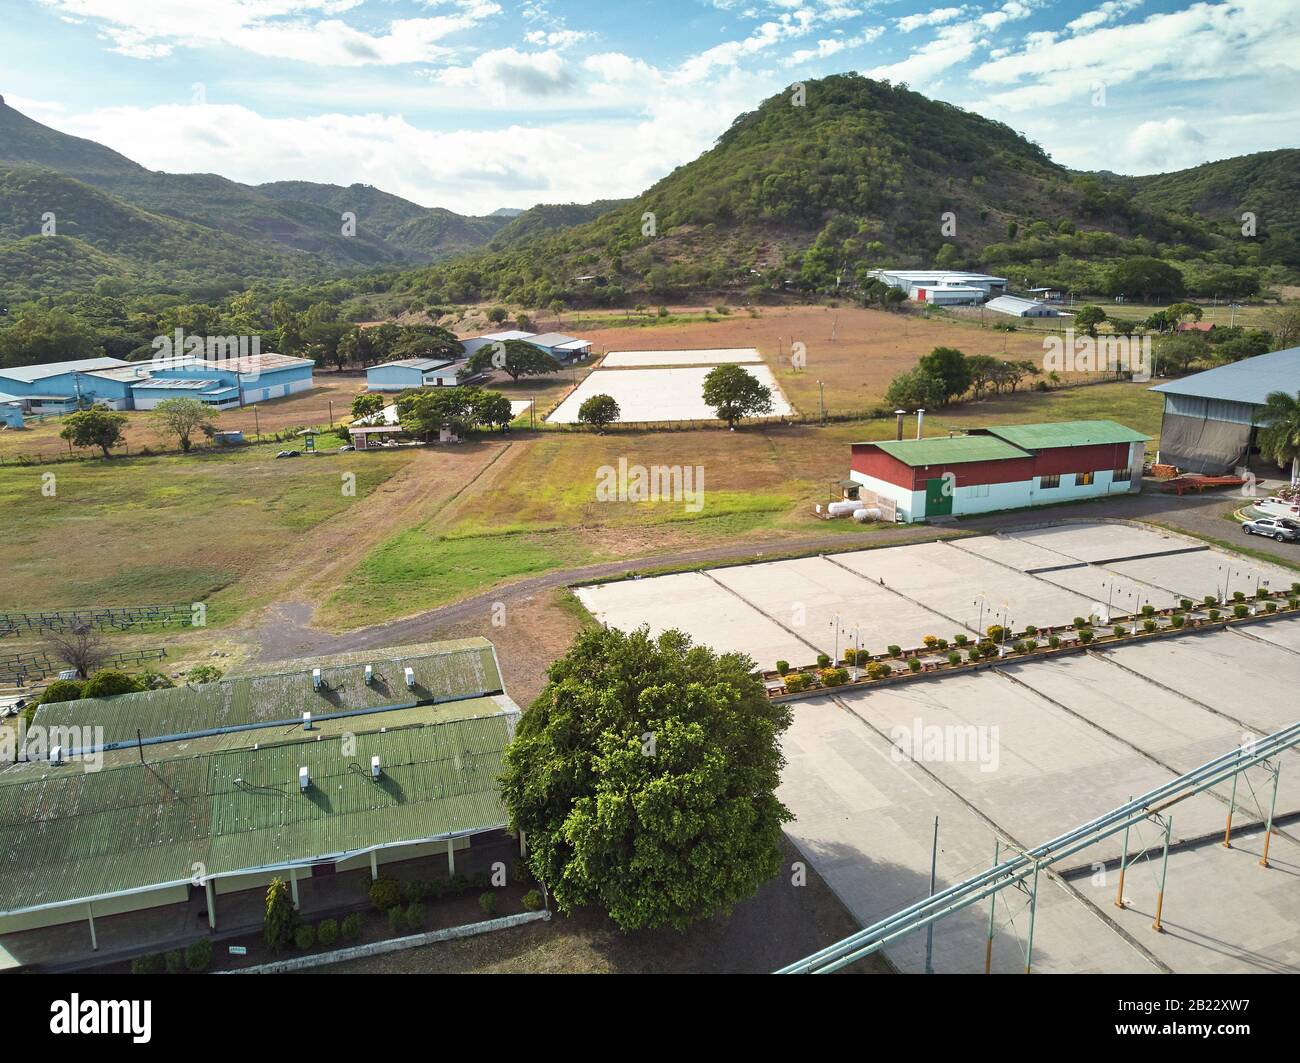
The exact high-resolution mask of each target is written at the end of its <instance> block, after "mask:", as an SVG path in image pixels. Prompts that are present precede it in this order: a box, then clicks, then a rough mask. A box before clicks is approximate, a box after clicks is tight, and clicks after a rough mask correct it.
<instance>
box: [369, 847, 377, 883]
mask: <svg viewBox="0 0 1300 1063" xmlns="http://www.w3.org/2000/svg"><path fill="white" fill-rule="evenodd" d="M378 877H379V850H378V849H371V850H370V878H371V880H374V879H377V878H378Z"/></svg>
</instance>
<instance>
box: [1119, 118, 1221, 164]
mask: <svg viewBox="0 0 1300 1063" xmlns="http://www.w3.org/2000/svg"><path fill="white" fill-rule="evenodd" d="M1206 142H1207V141H1206V137H1205V135H1204V134H1203V133H1201V132H1200V131H1198V130H1196V129H1193V128H1192V127H1191V126H1190V125H1188V124H1187V122H1185V121H1184V120H1183V119H1181V118H1166V119H1165V120H1164V121H1151V122H1143V123H1142V124H1141V125H1140V126H1138V127H1137V128H1136V129H1134V130H1133V131H1132V132H1131V133H1129V135H1128V136H1127V137H1126V138H1125V140H1124V150H1125V152H1126V153H1127V159H1126V160H1125V161H1126V163H1127V167H1128V168H1129V169H1132V170H1136V171H1138V172H1148V173H1149V172H1161V171H1167V170H1182V169H1186V168H1187V167H1188V166H1196V165H1198V164H1199V163H1202V162H1205V161H1206V160H1207V159H1209V158H1210V153H1209V151H1208V150H1207V148H1206Z"/></svg>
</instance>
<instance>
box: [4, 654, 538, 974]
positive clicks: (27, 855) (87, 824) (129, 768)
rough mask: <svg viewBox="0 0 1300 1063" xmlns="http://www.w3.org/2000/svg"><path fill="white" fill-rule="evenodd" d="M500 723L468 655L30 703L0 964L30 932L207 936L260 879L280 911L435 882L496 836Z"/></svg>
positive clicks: (345, 663) (488, 660)
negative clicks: (191, 917) (184, 910)
mask: <svg viewBox="0 0 1300 1063" xmlns="http://www.w3.org/2000/svg"><path fill="white" fill-rule="evenodd" d="M518 715H519V710H518V707H517V706H516V705H515V704H514V702H513V701H511V700H510V698H509V697H508V696H507V695H506V693H505V691H504V690H503V689H502V684H501V672H500V668H499V665H498V662H497V659H496V652H495V650H494V648H493V647H492V644H491V643H490V642H488V641H487V640H485V639H479V638H475V639H464V640H460V641H456V642H445V643H436V644H431V645H426V646H421V647H412V648H410V649H409V650H407V651H387V652H371V653H368V654H348V655H343V656H337V657H332V658H320V659H315V660H306V661H299V662H296V665H295V667H293V668H292V669H289V670H286V671H280V672H271V673H266V674H254V675H246V676H241V677H235V678H229V679H223V680H220V681H218V682H215V683H206V684H203V685H198V686H191V685H185V686H180V687H175V688H170V689H164V690H150V691H144V692H142V693H138V694H123V695H119V696H117V697H113V698H100V699H83V700H80V701H71V702H65V703H62V704H52V705H43V706H41V707H40V708H39V709H38V710H37V713H36V717H35V719H34V720H33V722H32V728H31V730H30V731H29V732H28V736H27V740H26V745H25V754H26V755H28V756H30V757H31V760H30V761H29V762H23V763H17V764H13V765H11V766H10V767H8V768H7V769H6V770H4V771H0V966H2V965H3V963H5V962H8V963H9V965H10V966H13V965H22V964H24V963H26V962H28V960H27V959H26V958H25V955H24V946H25V945H26V944H27V943H28V942H29V941H30V940H31V937H30V932H31V931H33V930H36V929H39V928H46V927H57V926H59V925H62V924H69V923H74V922H81V923H84V924H85V927H86V933H87V934H88V935H89V937H90V941H91V943H92V944H95V945H96V947H97V943H96V939H95V935H96V928H95V920H96V919H97V918H99V919H104V918H106V917H109V916H112V915H119V914H123V913H134V912H141V911H146V910H149V909H156V908H162V907H164V906H171V905H177V904H184V903H188V902H189V900H190V898H191V897H192V896H194V897H196V899H198V900H199V902H200V903H202V904H203V905H204V906H205V907H206V914H207V925H208V927H209V928H210V929H216V928H218V927H219V926H220V911H221V900H220V898H221V897H222V896H223V895H229V894H234V893H238V892H240V891H244V890H258V891H264V890H265V887H266V886H267V884H268V883H269V882H270V881H271V880H272V879H273V878H280V879H283V880H287V881H288V882H289V883H290V885H291V889H292V890H293V895H294V899H295V901H297V898H298V891H299V887H300V884H301V883H302V882H305V881H307V880H309V879H312V878H317V877H320V876H324V875H333V874H335V873H338V872H344V871H348V870H359V871H362V872H365V871H366V870H367V869H368V871H369V875H370V877H371V878H374V877H378V874H379V868H380V866H381V865H383V864H387V863H391V862H395V861H402V860H409V859H413V858H418V857H425V858H427V857H431V856H433V857H437V858H438V859H440V860H441V859H445V860H446V866H447V867H448V869H449V872H454V869H455V862H456V854H457V853H458V852H461V851H463V850H465V849H466V848H468V847H469V846H470V845H471V843H472V839H474V838H476V837H479V836H481V835H485V834H488V833H490V832H500V831H502V830H503V829H504V826H505V823H506V815H505V811H504V808H503V807H502V804H501V798H500V795H499V792H498V784H497V779H498V776H499V775H500V773H501V770H502V754H503V751H504V749H505V747H506V745H507V743H508V742H509V741H510V739H511V737H512V736H513V734H514V728H515V723H516V721H517V719H518ZM92 721H93V723H94V726H95V727H98V728H102V731H100V732H94V733H93V742H92V740H91V739H90V738H88V737H87V734H88V732H87V731H84V730H78V728H80V727H83V726H85V725H87V724H88V723H89V722H92ZM59 740H61V742H62V744H61V745H59V746H58V748H56V744H57V743H58V741H59ZM95 757H101V758H102V763H101V764H100V765H99V767H98V770H90V766H91V762H92V760H93V758H95ZM24 935H28V936H24Z"/></svg>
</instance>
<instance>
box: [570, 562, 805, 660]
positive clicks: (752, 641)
mask: <svg viewBox="0 0 1300 1063" xmlns="http://www.w3.org/2000/svg"><path fill="white" fill-rule="evenodd" d="M574 593H575V594H576V595H577V596H578V599H579V601H581V602H582V604H583V605H585V606H586V607H587V610H588V611H589V612H590V613H591V614H592V615H593V616H594V617H595V618H596V619H597V620H599V621H601V622H602V623H606V624H610V625H612V626H613V627H616V628H619V629H620V630H623V631H631V630H633V629H635V628H637V627H640V626H641V625H642V624H647V625H649V627H650V632H651V634H653V635H658V634H660V633H661V632H664V631H667V630H668V629H669V628H678V629H680V630H682V631H684V632H686V634H688V635H690V636H691V638H692V639H694V640H695V641H696V642H698V643H702V644H703V645H705V646H711V647H712V648H713V649H715V650H717V651H718V652H719V653H747V654H749V655H750V657H752V658H753V659H754V661H755V663H756V664H758V665H759V666H761V667H763V668H771V667H772V666H773V664H774V663H775V662H776V661H777V660H787V661H790V662H791V663H795V662H801V663H802V662H807V661H808V660H809V659H815V657H816V653H815V651H813V650H812V649H811V648H810V647H808V646H806V645H804V644H803V643H802V642H800V641H799V640H798V639H797V638H795V637H794V636H793V635H791V634H789V633H788V632H786V631H783V630H782V629H781V627H780V626H779V625H778V624H776V623H775V622H774V621H772V620H771V619H770V618H768V617H766V616H764V615H763V614H762V613H760V612H759V611H758V610H757V609H754V608H753V607H752V606H749V605H746V604H745V603H744V602H742V601H741V600H740V599H739V598H737V597H736V596H735V595H734V594H732V593H731V592H730V591H729V590H727V589H726V588H724V587H721V586H719V585H718V584H716V583H714V582H713V580H711V579H709V578H708V577H707V576H704V575H701V574H700V573H699V572H679V573H674V574H672V575H669V576H656V577H654V578H652V579H642V580H621V581H619V582H617V583H602V584H597V585H595V586H591V587H579V588H577V589H576V590H575V591H574Z"/></svg>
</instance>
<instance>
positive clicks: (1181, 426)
mask: <svg viewBox="0 0 1300 1063" xmlns="http://www.w3.org/2000/svg"><path fill="white" fill-rule="evenodd" d="M1249 448H1250V426H1249V425H1245V424H1232V423H1230V422H1228V421H1211V420H1208V419H1206V418H1204V417H1185V416H1183V415H1181V414H1176V413H1166V414H1165V419H1164V423H1163V424H1162V425H1161V427H1160V460H1161V462H1163V463H1164V464H1166V465H1174V466H1176V467H1178V468H1179V469H1183V470H1185V471H1187V472H1199V473H1203V474H1205V475H1206V476H1221V475H1223V474H1224V473H1228V472H1231V471H1232V470H1233V469H1235V468H1238V467H1239V466H1242V465H1245V464H1246V458H1247V451H1248V450H1249Z"/></svg>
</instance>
